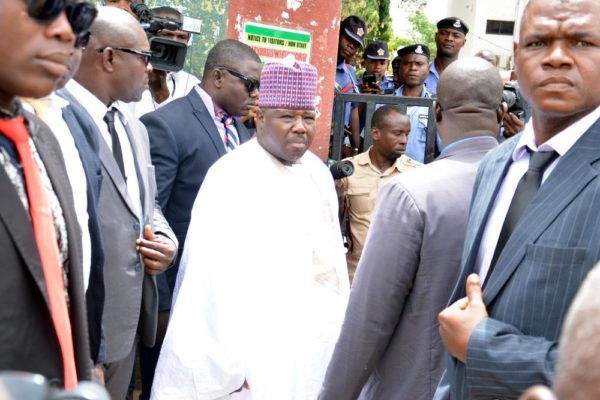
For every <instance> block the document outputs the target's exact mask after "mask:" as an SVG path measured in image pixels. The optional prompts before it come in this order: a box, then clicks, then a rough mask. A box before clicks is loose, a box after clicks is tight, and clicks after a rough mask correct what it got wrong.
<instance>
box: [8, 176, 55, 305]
mask: <svg viewBox="0 0 600 400" xmlns="http://www.w3.org/2000/svg"><path fill="white" fill-rule="evenodd" d="M0 187H2V188H10V189H8V190H7V189H3V191H2V195H1V196H0V219H1V220H2V221H3V223H4V225H5V226H6V229H7V230H8V231H9V232H10V236H11V237H12V239H13V241H14V243H15V245H16V247H17V249H18V250H19V252H20V253H21V256H22V257H23V260H24V261H25V265H27V269H28V270H29V272H30V273H31V275H32V276H33V280H34V281H35V284H36V286H37V287H38V289H39V290H40V292H41V293H42V296H43V297H44V300H45V301H46V304H49V303H48V292H47V291H46V283H45V280H44V271H43V270H42V262H41V260H40V257H39V253H38V249H37V244H36V243H35V237H34V234H33V227H32V225H31V219H29V218H28V216H27V213H26V212H25V208H23V204H22V203H21V200H20V199H19V196H18V195H17V192H16V190H13V189H12V188H13V183H12V182H11V180H10V179H9V178H8V175H6V172H5V171H4V168H2V167H0Z"/></svg>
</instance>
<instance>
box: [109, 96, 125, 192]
mask: <svg viewBox="0 0 600 400" xmlns="http://www.w3.org/2000/svg"><path fill="white" fill-rule="evenodd" d="M116 111H117V110H116V109H114V108H111V109H110V110H108V111H107V112H106V114H105V115H104V122H106V125H107V126H108V132H109V133H110V139H111V140H112V152H113V156H114V157H115V161H116V162H117V165H118V166H119V170H120V171H121V175H123V180H125V181H127V175H125V164H124V163H123V151H122V150H121V142H120V141H119V134H118V133H117V128H115V112H116Z"/></svg>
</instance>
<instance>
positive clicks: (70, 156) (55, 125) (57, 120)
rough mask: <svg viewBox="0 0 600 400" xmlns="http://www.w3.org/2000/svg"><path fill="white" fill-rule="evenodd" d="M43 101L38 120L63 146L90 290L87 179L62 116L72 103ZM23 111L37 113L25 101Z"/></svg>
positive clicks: (85, 281)
mask: <svg viewBox="0 0 600 400" xmlns="http://www.w3.org/2000/svg"><path fill="white" fill-rule="evenodd" d="M40 100H41V101H47V105H48V108H47V109H46V110H45V111H44V115H38V117H40V118H43V119H45V121H44V122H46V123H47V124H48V126H49V127H50V130H51V131H52V133H53V134H54V137H55V138H56V140H57V142H58V145H59V146H60V150H61V152H62V156H63V159H64V161H65V167H66V170H67V178H68V179H69V184H70V185H71V191H72V193H73V204H74V206H75V216H76V217H77V223H78V224H79V228H80V230H81V245H82V266H83V284H84V289H85V290H87V288H88V285H89V278H90V269H91V259H92V243H91V239H90V231H89V226H88V221H89V215H88V212H87V205H88V204H87V180H86V176H85V170H84V168H83V163H82V162H81V158H80V155H79V150H77V146H76V144H75V140H74V139H73V135H71V131H70V129H69V127H68V126H67V123H66V122H65V120H64V119H63V115H62V109H63V108H65V107H67V106H68V105H69V102H68V101H67V100H65V99H63V98H62V97H60V96H58V95H57V94H56V93H54V92H53V93H52V94H50V95H49V96H48V97H45V98H43V99H40ZM32 101H35V100H32ZM23 108H25V109H26V110H28V111H30V112H31V113H33V114H37V113H36V109H35V108H34V107H32V106H31V105H30V104H29V102H28V100H24V102H23Z"/></svg>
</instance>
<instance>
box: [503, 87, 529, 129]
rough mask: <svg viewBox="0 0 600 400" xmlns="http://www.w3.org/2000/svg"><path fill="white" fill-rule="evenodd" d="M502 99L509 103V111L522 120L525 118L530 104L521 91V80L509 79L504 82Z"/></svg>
mask: <svg viewBox="0 0 600 400" xmlns="http://www.w3.org/2000/svg"><path fill="white" fill-rule="evenodd" d="M502 101H503V102H505V103H506V104H507V106H508V112H511V113H513V114H515V115H516V116H517V117H519V118H520V119H522V120H525V111H526V110H527V106H528V105H527V102H526V101H525V99H524V98H523V96H521V92H520V91H519V82H517V81H509V82H506V83H505V84H504V89H503V91H502Z"/></svg>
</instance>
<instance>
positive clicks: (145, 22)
mask: <svg viewBox="0 0 600 400" xmlns="http://www.w3.org/2000/svg"><path fill="white" fill-rule="evenodd" d="M129 6H130V8H131V10H132V11H133V13H134V14H135V15H136V16H137V18H138V20H139V21H140V23H141V25H142V28H144V30H145V31H146V33H147V35H148V41H149V42H150V51H151V52H152V57H151V58H150V63H151V64H152V68H154V69H157V70H160V71H174V72H177V71H180V70H181V69H183V65H184V64H185V56H186V55H187V45H185V44H183V43H180V42H178V41H176V40H172V39H167V38H164V37H160V36H158V32H160V31H162V30H165V29H166V30H169V31H176V30H182V31H185V32H188V33H200V27H201V22H200V20H198V19H195V18H190V17H186V16H183V17H182V21H181V22H177V21H174V20H172V19H169V18H159V17H157V16H156V15H154V13H153V12H152V10H150V9H149V8H148V6H147V5H146V4H144V3H137V2H136V0H132V1H131V3H130V5H129Z"/></svg>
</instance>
